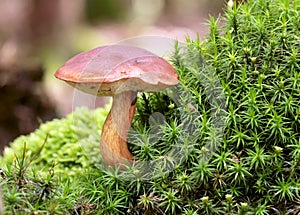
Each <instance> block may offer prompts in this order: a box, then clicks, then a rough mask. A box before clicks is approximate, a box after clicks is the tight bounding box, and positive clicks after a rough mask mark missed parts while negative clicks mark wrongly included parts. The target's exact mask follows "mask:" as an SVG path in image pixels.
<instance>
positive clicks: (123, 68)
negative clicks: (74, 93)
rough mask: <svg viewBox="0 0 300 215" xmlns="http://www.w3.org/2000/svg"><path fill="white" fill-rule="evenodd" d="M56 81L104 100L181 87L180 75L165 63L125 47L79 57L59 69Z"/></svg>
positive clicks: (89, 52) (102, 49) (88, 53)
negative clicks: (126, 94) (121, 94)
mask: <svg viewBox="0 0 300 215" xmlns="http://www.w3.org/2000/svg"><path fill="white" fill-rule="evenodd" d="M55 77H56V78H58V79H61V80H64V81H66V82H67V83H68V84H70V85H72V86H74V87H75V88H77V89H79V90H81V91H84V92H87V93H90V94H97V95H105V96H112V95H115V94H117V93H120V92H123V91H136V92H157V91H161V90H163V89H165V88H167V87H170V86H173V85H176V84H178V74H177V73H176V71H175V70H174V68H173V67H172V66H171V65H170V64H169V63H168V62H167V61H166V60H165V59H163V58H161V57H159V56H157V55H155V54H153V53H152V52H149V51H147V50H145V49H141V48H137V47H132V46H123V45H111V46H101V47H98V48H95V49H92V50H89V51H86V52H83V53H80V54H78V55H76V56H74V57H72V58H71V59H70V60H68V61H67V62H66V63H65V64H64V65H63V66H62V67H60V68H59V69H58V70H57V71H56V73H55Z"/></svg>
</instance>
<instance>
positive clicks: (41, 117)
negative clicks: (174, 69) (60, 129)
mask: <svg viewBox="0 0 300 215" xmlns="http://www.w3.org/2000/svg"><path fill="white" fill-rule="evenodd" d="M224 6H225V2H224V1H223V0H213V1H209V0H188V1H186V0H73V1H70V0H51V1H49V0H1V1H0V151H1V150H2V149H3V147H4V146H5V145H7V143H8V142H10V141H12V140H13V139H14V138H16V137H17V136H19V135H21V134H27V133H29V132H31V131H33V130H34V129H35V128H37V127H38V125H39V124H40V123H41V122H44V121H47V120H51V119H53V118H55V117H62V116H65V115H66V114H67V113H69V112H71V111H72V108H74V104H73V100H72V96H73V93H74V90H73V89H72V88H70V87H69V86H67V85H66V84H65V83H62V82H61V81H59V80H56V79H55V78H54V77H53V74H54V72H55V70H56V69H57V68H58V67H59V66H60V65H62V64H63V63H64V61H66V60H67V59H68V58H70V57H71V56H73V55H75V54H77V53H79V52H81V51H86V50H88V49H91V48H93V47H97V46H101V45H104V44H112V43H116V42H118V41H120V40H123V39H127V38H131V37H138V36H163V37H168V38H173V39H178V40H182V41H184V38H185V37H186V36H187V35H189V36H190V37H191V38H195V37H196V35H197V33H199V35H200V37H201V38H203V37H204V35H205V34H206V32H208V29H207V26H206V25H205V22H206V20H207V19H208V18H209V15H212V16H219V15H220V13H222V8H223V7H224ZM79 96H82V100H86V99H89V98H88V97H87V95H85V94H80V95H79ZM106 102H107V99H105V98H104V99H103V98H102V99H99V100H98V99H97V101H94V105H93V106H94V107H95V106H102V105H104V104H105V103H106ZM83 103H84V102H83ZM76 105H78V106H80V105H82V104H76Z"/></svg>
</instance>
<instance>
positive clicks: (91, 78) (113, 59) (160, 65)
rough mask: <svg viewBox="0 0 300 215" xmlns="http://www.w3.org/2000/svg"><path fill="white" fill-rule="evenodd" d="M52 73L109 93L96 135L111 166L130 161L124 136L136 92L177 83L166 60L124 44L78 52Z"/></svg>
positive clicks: (95, 91) (76, 84) (93, 91)
mask: <svg viewBox="0 0 300 215" xmlns="http://www.w3.org/2000/svg"><path fill="white" fill-rule="evenodd" d="M55 77H56V78H58V79H61V80H63V81H65V82H67V83H68V84H70V85H72V86H73V87H75V88H77V89H79V90H81V91H84V92H86V93H90V94H96V95H98V96H112V97H113V102H112V107H111V110H110V112H109V114H108V116H107V118H106V120H105V122H104V125H103V128H102V134H101V139H100V150H101V155H102V159H103V161H104V163H105V164H106V165H108V166H111V167H113V168H116V167H118V166H119V167H120V168H124V167H122V166H124V165H125V164H132V163H133V155H132V154H131V153H130V151H129V150H128V147H127V142H126V139H127V134H128V131H129V129H130V126H131V123H132V120H133V117H134V113H135V109H136V99H137V92H157V91H161V90H164V89H165V88H167V87H170V86H174V85H176V84H178V74H177V73H176V71H175V70H174V68H173V67H172V66H171V65H170V64H169V63H168V62H167V61H166V60H164V59H163V58H161V57H159V56H157V55H155V54H153V53H151V52H149V51H147V50H144V49H141V48H137V47H132V46H124V45H111V46H101V47H98V48H95V49H92V50H89V51H86V52H83V53H80V54H78V55H76V56H74V57H73V58H71V59H70V60H68V61H67V62H66V63H65V64H64V65H63V66H62V67H60V68H59V69H58V70H57V71H56V73H55Z"/></svg>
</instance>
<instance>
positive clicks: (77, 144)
mask: <svg viewBox="0 0 300 215" xmlns="http://www.w3.org/2000/svg"><path fill="white" fill-rule="evenodd" d="M107 113H108V108H106V109H97V110H95V111H93V112H91V111H89V110H88V109H85V108H81V109H77V110H76V111H75V112H74V113H72V114H69V115H68V116H67V117H66V118H65V119H55V120H53V121H50V122H46V123H44V124H41V126H40V127H39V128H38V129H37V130H36V131H34V132H32V133H31V134H30V135H27V136H21V137H19V138H17V139H16V140H15V141H14V142H12V143H11V144H10V147H9V148H6V149H5V150H4V152H3V157H1V160H0V162H1V166H6V165H8V166H9V165H12V164H13V162H14V158H15V156H18V157H20V156H21V155H22V153H23V148H24V143H26V149H27V150H26V155H27V156H28V157H31V156H33V155H34V154H35V153H36V152H38V151H39V149H40V148H41V147H42V145H43V143H44V142H45V141H46V142H45V145H44V147H43V150H42V151H41V153H40V154H39V156H38V157H37V158H36V159H35V160H34V161H33V163H32V164H31V165H30V167H31V168H33V169H35V170H36V171H39V172H40V173H41V172H45V173H47V172H48V170H49V168H50V167H52V165H53V164H54V171H55V172H56V175H60V176H62V177H71V176H75V175H77V174H79V173H81V172H82V171H83V169H86V168H89V167H90V166H91V165H92V164H91V163H92V162H93V161H95V160H97V162H99V159H100V157H101V156H100V149H99V137H100V132H101V127H102V124H103V123H104V120H105V118H106V115H107Z"/></svg>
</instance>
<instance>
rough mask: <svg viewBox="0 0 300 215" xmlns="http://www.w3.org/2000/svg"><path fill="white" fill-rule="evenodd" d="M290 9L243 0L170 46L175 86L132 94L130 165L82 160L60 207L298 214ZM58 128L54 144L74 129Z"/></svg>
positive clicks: (269, 1) (292, 5) (280, 3)
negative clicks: (195, 36)
mask: <svg viewBox="0 0 300 215" xmlns="http://www.w3.org/2000/svg"><path fill="white" fill-rule="evenodd" d="M299 13H300V2H299V1H286V0H256V1H254V0H249V1H248V3H247V4H241V5H239V6H236V5H235V6H234V7H233V8H232V9H228V11H226V13H225V21H224V25H223V27H221V28H219V27H218V23H219V20H215V19H214V18H211V20H210V34H209V35H208V37H207V39H206V40H205V41H204V42H200V41H199V40H195V41H192V40H190V39H187V41H186V44H185V46H181V45H179V44H177V46H176V48H175V51H174V56H173V59H172V62H173V64H174V66H175V68H176V70H177V71H178V73H179V75H180V81H181V84H180V87H178V88H175V89H172V90H171V91H168V92H163V93H155V94H147V95H146V94H145V95H141V96H140V98H139V99H138V106H137V107H138V110H137V115H136V118H135V122H134V123H133V127H134V129H133V130H132V131H131V133H130V135H129V139H128V141H129V142H130V149H131V151H132V153H133V154H134V155H136V156H137V157H139V159H140V160H139V162H138V163H137V164H136V165H135V166H133V167H132V168H130V169H129V170H128V171H125V172H122V173H118V170H110V169H105V168H98V167H99V165H94V166H91V165H89V166H90V169H88V170H87V171H86V172H82V174H79V175H78V176H79V177H76V176H74V178H76V180H74V183H73V185H72V187H73V188H74V187H76V188H77V189H76V195H74V196H73V197H71V200H69V201H68V204H66V203H61V202H60V203H59V204H66V205H69V206H68V208H72V212H71V213H81V214H82V213H83V214H84V213H85V214H297V213H299V211H300V209H299V208H300V206H299V205H300V203H299V189H300V184H299V181H300V179H299V177H300V171H299V165H300V151H299V149H300V131H299V128H300V119H299V114H300V105H299V101H300V83H299V82H300V60H299V59H300V55H299V53H300V46H299V30H300V20H299ZM159 113H161V114H159ZM87 115H88V113H87ZM77 117H79V118H81V117H80V116H79V115H77ZM88 119H89V120H82V122H83V123H82V124H80V128H81V127H82V128H86V125H89V124H90V123H91V121H92V118H89V117H88ZM62 124H65V123H64V122H63V121H61V122H60V126H63V127H65V126H66V130H63V131H61V132H58V131H57V128H53V129H54V130H56V132H57V133H56V135H60V138H57V139H56V141H57V142H58V143H60V140H61V139H65V138H67V139H68V138H70V134H73V133H72V132H71V131H70V129H71V128H72V125H68V124H67V123H66V125H62ZM57 127H58V126H57ZM82 130H84V129H82ZM43 139H44V138H41V139H40V140H39V142H40V144H42V143H43ZM73 140H74V139H73ZM77 141H79V139H76V140H74V142H77ZM88 141H90V140H88ZM26 142H28V144H29V142H30V141H29V140H26ZM91 142H93V141H91ZM58 143H54V142H53V144H58ZM28 147H29V146H28ZM53 147H54V146H53ZM45 149H46V145H45ZM45 151H46V150H45ZM42 153H43V151H42V152H41V155H42ZM72 156H74V155H72ZM48 158H49V157H48ZM70 159H72V157H70ZM87 162H88V161H87ZM41 163H42V165H43V164H46V163H48V164H49V163H50V162H49V161H48V159H45V160H43V159H42V160H41ZM71 163H72V165H73V164H76V162H71ZM89 163H92V162H89ZM42 165H41V166H42ZM72 165H70V166H72ZM49 166H51V165H49ZM75 166H76V165H75ZM66 181H67V180H66ZM59 187H65V183H62V185H59ZM71 190H72V189H71ZM60 197H61V196H58V197H57V198H58V199H60ZM4 200H5V201H6V202H8V201H9V199H8V198H5V199H4ZM70 205H73V206H70Z"/></svg>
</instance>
